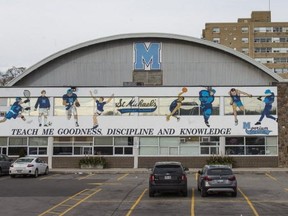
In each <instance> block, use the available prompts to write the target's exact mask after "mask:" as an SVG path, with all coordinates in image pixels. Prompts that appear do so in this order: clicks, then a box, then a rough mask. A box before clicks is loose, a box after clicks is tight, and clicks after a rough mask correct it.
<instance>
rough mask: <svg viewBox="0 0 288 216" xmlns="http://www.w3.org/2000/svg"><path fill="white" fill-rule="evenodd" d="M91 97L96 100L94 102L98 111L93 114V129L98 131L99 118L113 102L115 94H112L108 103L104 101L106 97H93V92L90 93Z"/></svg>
mask: <svg viewBox="0 0 288 216" xmlns="http://www.w3.org/2000/svg"><path fill="white" fill-rule="evenodd" d="M90 95H91V97H92V98H93V99H94V102H95V103H96V110H95V112H94V114H93V129H96V128H97V127H98V126H99V124H98V119H97V116H100V115H101V114H102V113H103V112H104V106H105V105H106V104H108V103H109V102H110V101H111V100H112V98H113V97H114V94H112V95H111V97H110V98H108V100H107V101H104V97H99V99H97V98H96V97H95V96H94V95H93V93H92V91H90Z"/></svg>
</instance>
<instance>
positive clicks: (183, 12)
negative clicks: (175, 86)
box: [0, 0, 288, 72]
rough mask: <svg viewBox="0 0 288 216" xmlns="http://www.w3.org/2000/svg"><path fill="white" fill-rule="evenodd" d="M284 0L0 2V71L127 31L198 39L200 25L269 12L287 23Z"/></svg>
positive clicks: (201, 27) (67, 0)
mask: <svg viewBox="0 0 288 216" xmlns="http://www.w3.org/2000/svg"><path fill="white" fill-rule="evenodd" d="M287 8H288V0H144V1H140V0H0V71H2V72H5V71H6V70H7V69H8V68H12V67H13V66H15V67H26V68H29V67H31V66H32V65H34V64H36V63H37V62H39V61H41V60H43V59H44V58H46V57H48V56H50V55H52V54H54V53H56V52H58V51H61V50H63V49H66V48H68V47H71V46H74V45H77V44H79V43H83V42H86V41H90V40H95V39H99V38H102V37H107V36H113V35H118V34H129V33H151V32H153V33H168V34H178V35H185V36H191V37H195V38H201V34H202V29H204V28H205V23H213V22H237V20H238V18H250V16H251V12H252V11H268V10H269V9H270V10H271V16H272V22H288V15H287Z"/></svg>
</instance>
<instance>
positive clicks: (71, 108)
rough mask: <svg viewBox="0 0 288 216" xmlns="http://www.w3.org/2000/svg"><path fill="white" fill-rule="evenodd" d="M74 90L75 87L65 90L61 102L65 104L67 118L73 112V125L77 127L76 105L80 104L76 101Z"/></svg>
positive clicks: (69, 117)
mask: <svg viewBox="0 0 288 216" xmlns="http://www.w3.org/2000/svg"><path fill="white" fill-rule="evenodd" d="M74 91H75V89H74V90H73V89H68V90H67V93H66V94H64V95H63V97H62V99H63V102H62V104H63V105H64V106H65V109H66V116H67V119H68V120H70V119H71V117H72V114H73V116H74V120H75V126H76V127H79V123H78V114H77V107H79V106H80V103H79V101H78V97H77V94H75V93H74Z"/></svg>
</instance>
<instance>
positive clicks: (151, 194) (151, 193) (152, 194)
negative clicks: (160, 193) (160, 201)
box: [149, 189, 154, 197]
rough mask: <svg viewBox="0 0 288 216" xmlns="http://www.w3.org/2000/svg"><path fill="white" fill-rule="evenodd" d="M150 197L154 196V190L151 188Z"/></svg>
mask: <svg viewBox="0 0 288 216" xmlns="http://www.w3.org/2000/svg"><path fill="white" fill-rule="evenodd" d="M149 197H154V191H153V190H150V189H149Z"/></svg>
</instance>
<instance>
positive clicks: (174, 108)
mask: <svg viewBox="0 0 288 216" xmlns="http://www.w3.org/2000/svg"><path fill="white" fill-rule="evenodd" d="M187 91H188V89H187V88H186V87H183V88H182V91H181V92H180V93H179V94H178V97H177V99H175V100H173V101H172V102H171V104H170V106H169V111H170V114H168V115H166V120H167V121H169V120H170V118H171V116H173V117H174V118H176V119H177V121H180V117H179V116H178V115H179V114H180V112H179V111H180V108H181V106H182V102H183V101H184V99H185V98H184V97H183V96H182V94H184V93H186V92H187Z"/></svg>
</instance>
